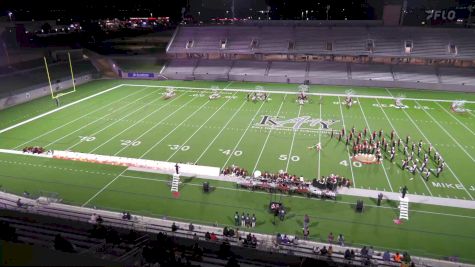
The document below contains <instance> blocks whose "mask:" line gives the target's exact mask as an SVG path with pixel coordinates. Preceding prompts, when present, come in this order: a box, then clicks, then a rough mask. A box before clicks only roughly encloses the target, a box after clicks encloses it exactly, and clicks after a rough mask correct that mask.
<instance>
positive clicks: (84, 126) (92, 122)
mask: <svg viewBox="0 0 475 267" xmlns="http://www.w3.org/2000/svg"><path fill="white" fill-rule="evenodd" d="M153 93H155V92H151V93H149V94H146V95H145V96H142V97H141V98H139V99H136V100H134V101H132V102H130V103H127V105H125V106H122V107H120V108H118V109H117V110H115V111H118V110H123V109H125V108H126V107H128V106H130V105H132V104H134V103H136V102H137V101H139V100H142V99H144V98H146V97H147V96H149V95H151V94H153ZM149 104H151V103H149ZM137 111H138V110H135V111H133V112H132V113H129V114H127V115H126V116H123V117H122V118H121V119H123V118H127V117H128V116H130V115H132V114H133V113H135V112H137ZM113 113H114V112H113ZM111 114H112V113H107V114H106V115H104V116H102V117H100V118H97V119H95V120H93V121H91V122H89V123H87V124H86V125H83V126H81V127H79V128H78V129H76V130H74V131H72V132H70V133H68V134H66V135H63V136H61V137H60V138H58V139H56V140H54V141H53V142H50V143H49V144H47V145H45V146H44V147H48V146H50V145H52V144H54V143H56V142H58V141H59V140H63V139H64V138H66V137H68V136H70V135H72V134H74V133H76V132H78V131H80V130H82V129H84V128H87V127H88V126H90V125H92V124H94V123H96V122H98V121H100V120H102V119H103V118H105V117H107V116H110V115H111ZM118 122H119V120H117V121H115V122H113V123H111V124H110V125H108V126H106V127H104V128H102V129H101V130H99V131H97V132H95V133H93V134H91V135H92V136H94V135H96V134H98V133H100V132H102V131H104V130H105V129H107V128H109V127H111V126H112V125H114V124H116V123H118ZM80 143H82V141H79V142H77V143H75V144H74V145H72V146H69V147H68V148H67V149H66V150H69V149H71V148H73V147H75V146H77V145H79V144H80Z"/></svg>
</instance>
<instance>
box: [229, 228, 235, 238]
mask: <svg viewBox="0 0 475 267" xmlns="http://www.w3.org/2000/svg"><path fill="white" fill-rule="evenodd" d="M228 236H229V237H233V236H234V230H233V229H229V230H228Z"/></svg>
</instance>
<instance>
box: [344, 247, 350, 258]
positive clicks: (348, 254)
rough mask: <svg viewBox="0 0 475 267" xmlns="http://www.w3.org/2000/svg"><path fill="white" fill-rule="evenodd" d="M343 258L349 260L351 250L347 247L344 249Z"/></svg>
mask: <svg viewBox="0 0 475 267" xmlns="http://www.w3.org/2000/svg"><path fill="white" fill-rule="evenodd" d="M345 259H346V260H351V252H350V250H349V249H346V250H345Z"/></svg>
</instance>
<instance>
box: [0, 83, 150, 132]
mask: <svg viewBox="0 0 475 267" xmlns="http://www.w3.org/2000/svg"><path fill="white" fill-rule="evenodd" d="M121 86H123V84H120V85H117V86H114V87H112V88H109V89H106V90H104V91H101V92H99V93H95V94H93V95H90V96H87V97H85V98H81V99H79V100H77V101H74V102H72V103H69V104H66V105H64V106H62V107H59V108H56V109H53V110H50V111H48V112H45V113H43V114H40V115H38V116H35V117H33V118H30V119H27V120H25V121H22V122H20V123H17V124H15V125H12V126H10V127H7V128H5V129H2V130H0V134H1V133H4V132H6V131H9V130H11V129H15V128H17V127H19V126H22V125H24V124H27V123H29V122H32V121H35V120H37V119H40V118H43V117H44V116H48V115H49V114H53V113H55V112H58V111H60V110H63V109H65V108H68V107H70V106H74V105H76V104H78V103H81V102H83V101H86V100H88V99H91V98H94V97H96V96H99V95H102V94H105V93H107V92H110V91H112V90H115V89H117V88H119V87H121ZM140 87H144V86H140Z"/></svg>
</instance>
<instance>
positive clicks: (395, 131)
mask: <svg viewBox="0 0 475 267" xmlns="http://www.w3.org/2000/svg"><path fill="white" fill-rule="evenodd" d="M376 102H377V103H378V105H379V107H380V108H381V111H382V112H383V114H384V116H385V117H386V119H387V120H388V122H389V125H391V128H393V130H394V133H395V134H396V136H397V137H398V138H400V136H399V134H398V133H397V130H396V127H394V125H393V123H392V122H391V120H390V119H389V117H388V115H387V114H386V112H385V111H384V109H383V107H382V106H381V103H379V100H378V99H376ZM360 105H361V103H360ZM418 176H419V177H420V178H421V180H422V183H423V184H424V185H425V186H426V189H427V191H428V192H429V194H430V195H431V196H432V192H431V191H430V189H429V187H428V186H427V183H426V182H425V181H424V178H422V176H420V175H418Z"/></svg>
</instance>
